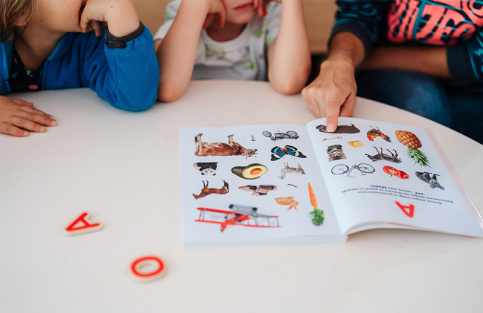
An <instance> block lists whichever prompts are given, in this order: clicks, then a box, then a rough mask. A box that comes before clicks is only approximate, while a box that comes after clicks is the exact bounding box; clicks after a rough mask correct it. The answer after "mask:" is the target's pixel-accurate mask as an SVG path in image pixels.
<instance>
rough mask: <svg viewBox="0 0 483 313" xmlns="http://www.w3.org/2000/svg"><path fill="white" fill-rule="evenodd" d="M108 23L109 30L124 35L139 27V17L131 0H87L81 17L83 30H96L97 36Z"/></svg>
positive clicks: (113, 33) (118, 35) (120, 35)
mask: <svg viewBox="0 0 483 313" xmlns="http://www.w3.org/2000/svg"><path fill="white" fill-rule="evenodd" d="M106 24H107V25H108V27H109V32H110V33H111V34H112V35H113V36H116V37H123V36H126V35H129V34H130V33H132V32H134V31H135V30H136V29H138V27H139V17H138V15H137V12H136V8H135V7H134V5H133V4H132V2H131V0H87V2H86V4H85V7H84V10H83V11H82V14H81V18H80V27H81V30H82V31H83V32H89V31H92V30H94V31H95V33H96V36H100V35H101V34H102V30H101V28H102V27H104V26H105V25H106Z"/></svg>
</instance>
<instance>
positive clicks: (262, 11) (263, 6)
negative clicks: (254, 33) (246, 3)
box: [257, 0, 268, 17]
mask: <svg viewBox="0 0 483 313" xmlns="http://www.w3.org/2000/svg"><path fill="white" fill-rule="evenodd" d="M267 2H268V1H266V0H258V7H257V11H258V16H259V17H265V15H267Z"/></svg>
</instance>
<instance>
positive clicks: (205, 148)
mask: <svg viewBox="0 0 483 313" xmlns="http://www.w3.org/2000/svg"><path fill="white" fill-rule="evenodd" d="M202 135H203V134H201V133H200V134H198V135H197V136H196V137H195V143H196V150H195V155H197V156H229V155H243V156H244V157H251V156H254V155H256V154H257V149H246V148H244V147H242V146H241V145H240V144H239V143H238V142H235V141H234V140H233V136H234V135H229V136H228V143H224V142H213V143H206V142H203V141H202V140H201V136H202Z"/></svg>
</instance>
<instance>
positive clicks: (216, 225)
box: [180, 125, 345, 246]
mask: <svg viewBox="0 0 483 313" xmlns="http://www.w3.org/2000/svg"><path fill="white" fill-rule="evenodd" d="M180 155H181V162H180V164H181V194H182V206H183V208H182V209H183V241H184V244H185V245H186V246H202V245H226V244H259V243H260V244H262V243H263V244H266V243H294V242H320V241H322V242H331V241H343V240H345V236H343V235H342V232H341V230H340V227H339V224H338V222H337V219H336V217H335V215H334V212H333V210H332V208H331V206H330V200H329V198H328V196H327V194H326V190H327V189H326V187H325V185H324V182H323V180H322V178H321V177H320V169H319V167H318V165H317V162H316V159H315V153H314V151H313V148H312V145H311V143H310V138H309V136H308V133H307V130H306V128H305V126H297V125H263V126H236V127H227V128H181V129H180ZM309 183H310V185H311V187H312V189H313V190H315V199H316V200H312V201H311V198H310V195H309ZM314 201H317V203H314ZM314 204H315V205H316V208H317V209H314Z"/></svg>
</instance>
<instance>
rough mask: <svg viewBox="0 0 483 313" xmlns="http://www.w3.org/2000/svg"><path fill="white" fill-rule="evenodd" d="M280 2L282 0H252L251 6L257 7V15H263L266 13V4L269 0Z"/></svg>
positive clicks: (270, 0)
mask: <svg viewBox="0 0 483 313" xmlns="http://www.w3.org/2000/svg"><path fill="white" fill-rule="evenodd" d="M272 1H273V2H280V3H281V2H282V0H254V1H253V6H254V7H255V9H257V12H258V16H259V17H265V15H267V4H268V3H269V2H272Z"/></svg>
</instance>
